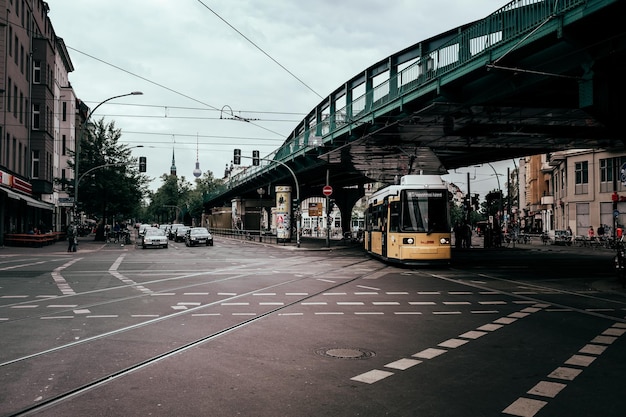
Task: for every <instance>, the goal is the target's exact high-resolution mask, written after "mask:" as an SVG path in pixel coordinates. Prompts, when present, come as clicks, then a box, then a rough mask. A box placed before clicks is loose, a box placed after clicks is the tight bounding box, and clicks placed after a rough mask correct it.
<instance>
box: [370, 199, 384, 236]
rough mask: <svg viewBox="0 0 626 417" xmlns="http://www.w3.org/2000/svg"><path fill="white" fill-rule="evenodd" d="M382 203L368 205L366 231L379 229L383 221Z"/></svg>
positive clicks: (381, 227)
mask: <svg viewBox="0 0 626 417" xmlns="http://www.w3.org/2000/svg"><path fill="white" fill-rule="evenodd" d="M385 207H386V206H384V205H382V204H381V205H377V206H370V208H369V209H368V211H367V230H368V231H381V230H382V229H383V224H384V223H385V215H386V211H385Z"/></svg>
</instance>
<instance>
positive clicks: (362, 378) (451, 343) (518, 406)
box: [316, 304, 626, 417]
mask: <svg viewBox="0 0 626 417" xmlns="http://www.w3.org/2000/svg"><path fill="white" fill-rule="evenodd" d="M547 306H548V305H547V304H534V305H533V309H532V312H536V311H541V310H542V308H544V307H547ZM316 314H320V313H316ZM355 314H356V313H355ZM394 314H420V313H419V312H396V313H394ZM433 314H460V312H433ZM528 314H530V311H529V312H528ZM528 314H526V315H528ZM516 320H517V319H511V318H509V317H501V318H499V319H497V320H494V321H493V322H491V323H488V324H485V325H483V326H480V327H478V328H477V329H476V330H470V331H467V332H465V333H463V334H461V335H459V336H458V338H451V339H448V340H445V341H443V342H441V343H439V344H438V345H437V346H438V348H432V347H431V348H426V349H424V350H422V351H420V352H417V353H415V354H413V355H411V357H412V358H418V359H406V358H403V359H399V360H397V361H394V362H391V363H389V364H387V365H385V366H386V367H389V368H393V369H398V370H406V369H408V368H410V367H412V366H415V365H417V364H418V363H421V362H422V361H421V360H420V359H429V360H430V359H433V358H436V357H437V356H440V355H443V354H444V353H446V352H450V350H448V349H456V348H458V347H460V346H463V345H465V344H466V343H469V342H470V341H472V340H475V339H478V338H480V337H482V336H484V335H486V334H488V333H487V332H493V331H495V330H498V329H500V328H502V327H504V326H503V324H499V323H498V322H504V323H507V324H509V323H513V322H515V321H516ZM622 330H624V331H625V332H626V326H624V327H623V328H622ZM604 337H609V336H604ZM440 348H445V349H440ZM579 356H581V355H579ZM415 361H417V362H415ZM381 372H384V371H379V370H377V369H374V370H371V371H368V372H365V373H363V374H360V375H357V376H355V377H353V378H350V379H351V380H353V381H359V382H364V383H366V384H373V383H375V382H377V381H379V380H381V379H383V378H387V377H389V376H391V375H393V374H392V373H381ZM564 374H565V373H564ZM556 387H558V385H549V384H548V385H540V386H538V387H536V390H537V391H539V390H541V392H556ZM551 390H552V391H551ZM555 395H556V394H555ZM525 400H526V399H519V400H518V401H516V402H515V403H513V404H511V405H510V406H509V407H508V408H507V411H506V412H512V413H519V414H514V415H518V416H521V417H532V416H533V415H534V413H533V412H532V410H534V409H535V408H536V409H537V410H539V409H540V408H541V407H543V405H545V403H544V404H540V403H541V402H535V403H533V402H532V401H536V400H530V402H527V401H525ZM539 405H541V406H540V407H539ZM537 407H538V408H537ZM529 410H530V411H529ZM535 412H536V411H535ZM526 413H528V414H526Z"/></svg>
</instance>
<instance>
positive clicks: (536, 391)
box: [527, 381, 567, 398]
mask: <svg viewBox="0 0 626 417" xmlns="http://www.w3.org/2000/svg"><path fill="white" fill-rule="evenodd" d="M566 386H567V385H565V384H561V383H560V382H549V381H541V382H539V383H538V384H537V385H535V386H534V387H532V388H531V389H530V390H528V392H527V394H531V395H537V396H539V397H549V398H554V397H556V396H557V394H558V393H559V392H561V390H562V389H563V388H565V387H566Z"/></svg>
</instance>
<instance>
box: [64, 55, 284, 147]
mask: <svg viewBox="0 0 626 417" xmlns="http://www.w3.org/2000/svg"><path fill="white" fill-rule="evenodd" d="M65 46H66V47H67V49H71V50H72V51H74V52H77V53H79V54H82V55H85V56H86V57H89V58H91V59H94V60H96V61H98V62H100V63H103V64H105V65H108V66H110V67H113V68H115V69H117V70H119V71H122V72H125V73H126V74H129V75H132V76H133V77H136V78H139V79H140V80H143V81H145V82H148V83H150V84H153V85H156V86H157V87H159V88H163V89H165V90H167V91H169V92H171V93H174V94H177V95H179V96H181V97H185V98H186V99H189V100H192V101H195V102H196V103H200V104H202V105H204V106H207V107H209V108H211V109H214V110H219V111H221V110H220V109H218V108H217V107H215V106H212V105H210V104H208V103H205V102H203V101H201V100H198V99H197V98H194V97H191V96H190V95H188V94H185V93H181V92H180V91H176V90H174V89H173V88H170V87H167V86H165V85H163V84H160V83H157V82H156V81H152V80H149V79H148V78H146V77H143V76H141V75H139V74H135V73H134V72H131V71H129V70H127V69H124V68H122V67H120V66H117V65H115V64H111V63H110V62H107V61H105V60H103V59H100V58H97V57H95V56H93V55H91V54H88V53H86V52H83V51H81V50H78V49H76V48H73V47H71V46H69V45H65ZM233 116H234V115H233ZM235 117H237V116H235ZM239 119H241V120H242V121H246V122H248V123H250V124H252V125H254V126H256V127H258V128H260V129H263V130H266V131H268V132H270V133H273V134H275V135H278V136H281V137H285V135H283V134H282V133H278V132H275V131H273V130H271V129H268V128H266V127H264V126H261V125H259V124H257V123H253V122H251V121H249V120H245V119H244V118H241V117H240V118H239Z"/></svg>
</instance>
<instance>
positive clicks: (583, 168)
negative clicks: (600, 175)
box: [574, 161, 589, 194]
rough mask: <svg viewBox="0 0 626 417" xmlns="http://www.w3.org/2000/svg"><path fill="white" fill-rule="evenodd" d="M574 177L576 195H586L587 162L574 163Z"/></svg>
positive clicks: (587, 180) (587, 183) (587, 182)
mask: <svg viewBox="0 0 626 417" xmlns="http://www.w3.org/2000/svg"><path fill="white" fill-rule="evenodd" d="M574 175H575V176H576V180H575V185H576V194H587V192H588V187H589V163H588V162H587V161H581V162H576V165H575V166H574Z"/></svg>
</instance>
